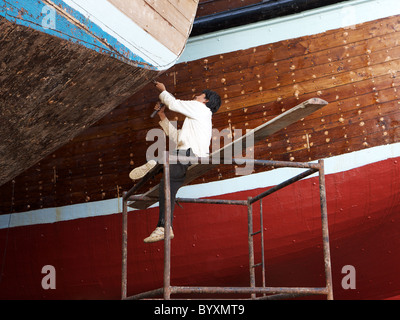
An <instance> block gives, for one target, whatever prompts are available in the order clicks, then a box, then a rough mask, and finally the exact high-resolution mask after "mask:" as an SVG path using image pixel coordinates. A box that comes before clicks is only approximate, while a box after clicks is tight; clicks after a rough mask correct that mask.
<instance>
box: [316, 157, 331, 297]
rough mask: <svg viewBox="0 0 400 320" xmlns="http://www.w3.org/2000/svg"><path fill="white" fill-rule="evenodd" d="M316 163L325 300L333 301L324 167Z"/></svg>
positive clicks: (321, 161)
mask: <svg viewBox="0 0 400 320" xmlns="http://www.w3.org/2000/svg"><path fill="white" fill-rule="evenodd" d="M318 163H319V189H320V198H321V201H320V202H321V221H322V238H323V247H324V263H325V278H326V288H327V290H328V294H327V299H328V300H333V287H332V266H331V254H330V246H329V228H328V208H327V203H326V188H325V165H324V161H323V160H319V161H318Z"/></svg>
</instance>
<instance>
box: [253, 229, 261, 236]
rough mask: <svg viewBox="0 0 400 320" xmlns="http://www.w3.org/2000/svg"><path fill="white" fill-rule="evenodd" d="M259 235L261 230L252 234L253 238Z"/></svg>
mask: <svg viewBox="0 0 400 320" xmlns="http://www.w3.org/2000/svg"><path fill="white" fill-rule="evenodd" d="M259 233H261V230H260V231H257V232H254V233H252V234H251V236H252V237H254V236H255V235H257V234H259Z"/></svg>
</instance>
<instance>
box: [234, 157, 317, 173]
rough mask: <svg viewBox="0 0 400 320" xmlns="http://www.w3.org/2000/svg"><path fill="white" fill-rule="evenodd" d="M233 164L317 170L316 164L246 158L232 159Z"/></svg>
mask: <svg viewBox="0 0 400 320" xmlns="http://www.w3.org/2000/svg"><path fill="white" fill-rule="evenodd" d="M233 160H234V162H239V163H243V164H244V163H253V164H255V165H261V166H268V167H275V168H300V169H315V170H318V169H319V164H318V163H308V162H293V161H275V160H256V159H246V158H234V159H233Z"/></svg>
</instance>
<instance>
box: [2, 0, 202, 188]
mask: <svg viewBox="0 0 400 320" xmlns="http://www.w3.org/2000/svg"><path fill="white" fill-rule="evenodd" d="M141 3H142V2H141V1H133V2H132V1H131V2H123V3H121V2H120V1H116V0H115V1H111V2H108V1H94V2H93V1H79V0H74V1H70V0H66V1H61V0H56V1H45V0H43V1H37V0H35V1H30V0H29V1H27V0H25V1H14V2H10V1H0V30H1V33H0V60H1V66H0V70H1V77H0V84H1V89H0V113H1V117H2V125H1V127H0V137H1V138H2V142H1V144H0V148H1V151H2V152H1V157H0V162H1V163H2V170H1V172H0V185H3V184H4V183H6V182H8V181H10V180H11V179H13V178H14V177H16V176H17V175H18V174H20V173H22V172H23V171H24V170H27V169H28V168H30V167H31V166H32V165H34V164H35V163H37V162H38V161H40V160H41V159H43V158H44V157H45V156H47V155H49V154H50V153H51V152H53V151H54V150H56V149H57V148H59V147H60V146H62V145H64V144H66V143H67V142H68V141H70V140H72V139H73V138H74V137H75V136H77V135H78V134H79V133H80V132H82V131H84V130H85V129H86V128H88V127H90V126H91V125H93V124H94V123H95V122H96V121H98V120H99V119H101V118H102V117H104V116H105V115H106V114H108V113H109V112H110V111H111V110H112V109H114V108H115V107H117V106H118V105H119V104H121V103H122V102H123V101H125V100H126V99H127V98H128V97H130V96H131V95H132V94H133V93H135V92H137V91H139V90H140V89H141V88H142V87H143V86H144V85H146V84H147V83H149V82H150V81H151V80H152V79H154V78H155V77H157V76H158V75H159V74H160V72H162V71H163V70H166V69H168V68H169V67H171V66H172V65H173V64H174V63H175V62H176V60H177V59H178V57H179V55H180V53H181V52H182V50H183V48H184V46H185V44H186V40H187V37H188V36H189V32H190V29H191V23H192V22H193V19H194V14H195V12H196V6H197V2H195V1H191V3H192V4H193V5H192V6H191V7H189V8H188V9H190V10H191V11H190V12H186V14H187V16H188V18H187V19H186V20H185V21H186V24H183V25H181V26H180V29H179V35H180V37H178V36H175V37H174V39H176V40H175V42H173V46H172V47H170V48H168V47H166V46H165V45H164V44H163V43H161V42H159V41H158V40H157V39H154V38H153V36H152V35H151V34H148V33H147V32H146V31H145V30H143V29H142V26H141V25H140V24H137V23H136V22H135V21H134V20H133V19H136V16H135V15H132V14H131V12H132V10H136V11H135V12H138V10H137V6H140V5H141ZM170 6H172V5H170ZM160 9H165V7H163V8H160ZM173 9H174V10H175V11H177V9H175V8H173ZM149 10H150V9H149ZM171 10H172V9H171ZM175 11H174V12H175ZM168 12H169V11H167V13H168ZM152 13H153V18H154V16H156V15H158V13H157V12H156V11H155V10H153V11H152ZM151 21H152V25H153V26H154V27H158V28H160V29H161V30H164V32H168V30H170V32H171V33H174V32H178V31H176V29H175V28H174V25H173V24H170V25H169V26H170V27H169V28H166V27H164V28H161V25H159V24H157V23H155V22H154V19H151ZM159 21H160V24H162V23H163V24H166V23H167V21H166V20H164V19H162V17H161V16H159ZM140 22H141V23H142V24H145V23H148V22H146V21H145V20H144V19H141V20H140ZM185 32H186V33H185ZM185 37H186V38H185ZM168 43H169V42H168ZM171 50H173V51H171Z"/></svg>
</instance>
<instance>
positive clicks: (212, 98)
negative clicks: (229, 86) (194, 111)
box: [203, 89, 221, 113]
mask: <svg viewBox="0 0 400 320" xmlns="http://www.w3.org/2000/svg"><path fill="white" fill-rule="evenodd" d="M203 93H204V94H205V95H206V99H207V100H208V102H207V103H206V106H207V107H208V108H209V109H210V110H211V112H212V113H216V112H217V111H218V110H219V108H220V107H221V97H220V96H219V95H218V93H216V92H214V91H211V90H208V89H207V90H204V91H203Z"/></svg>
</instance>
